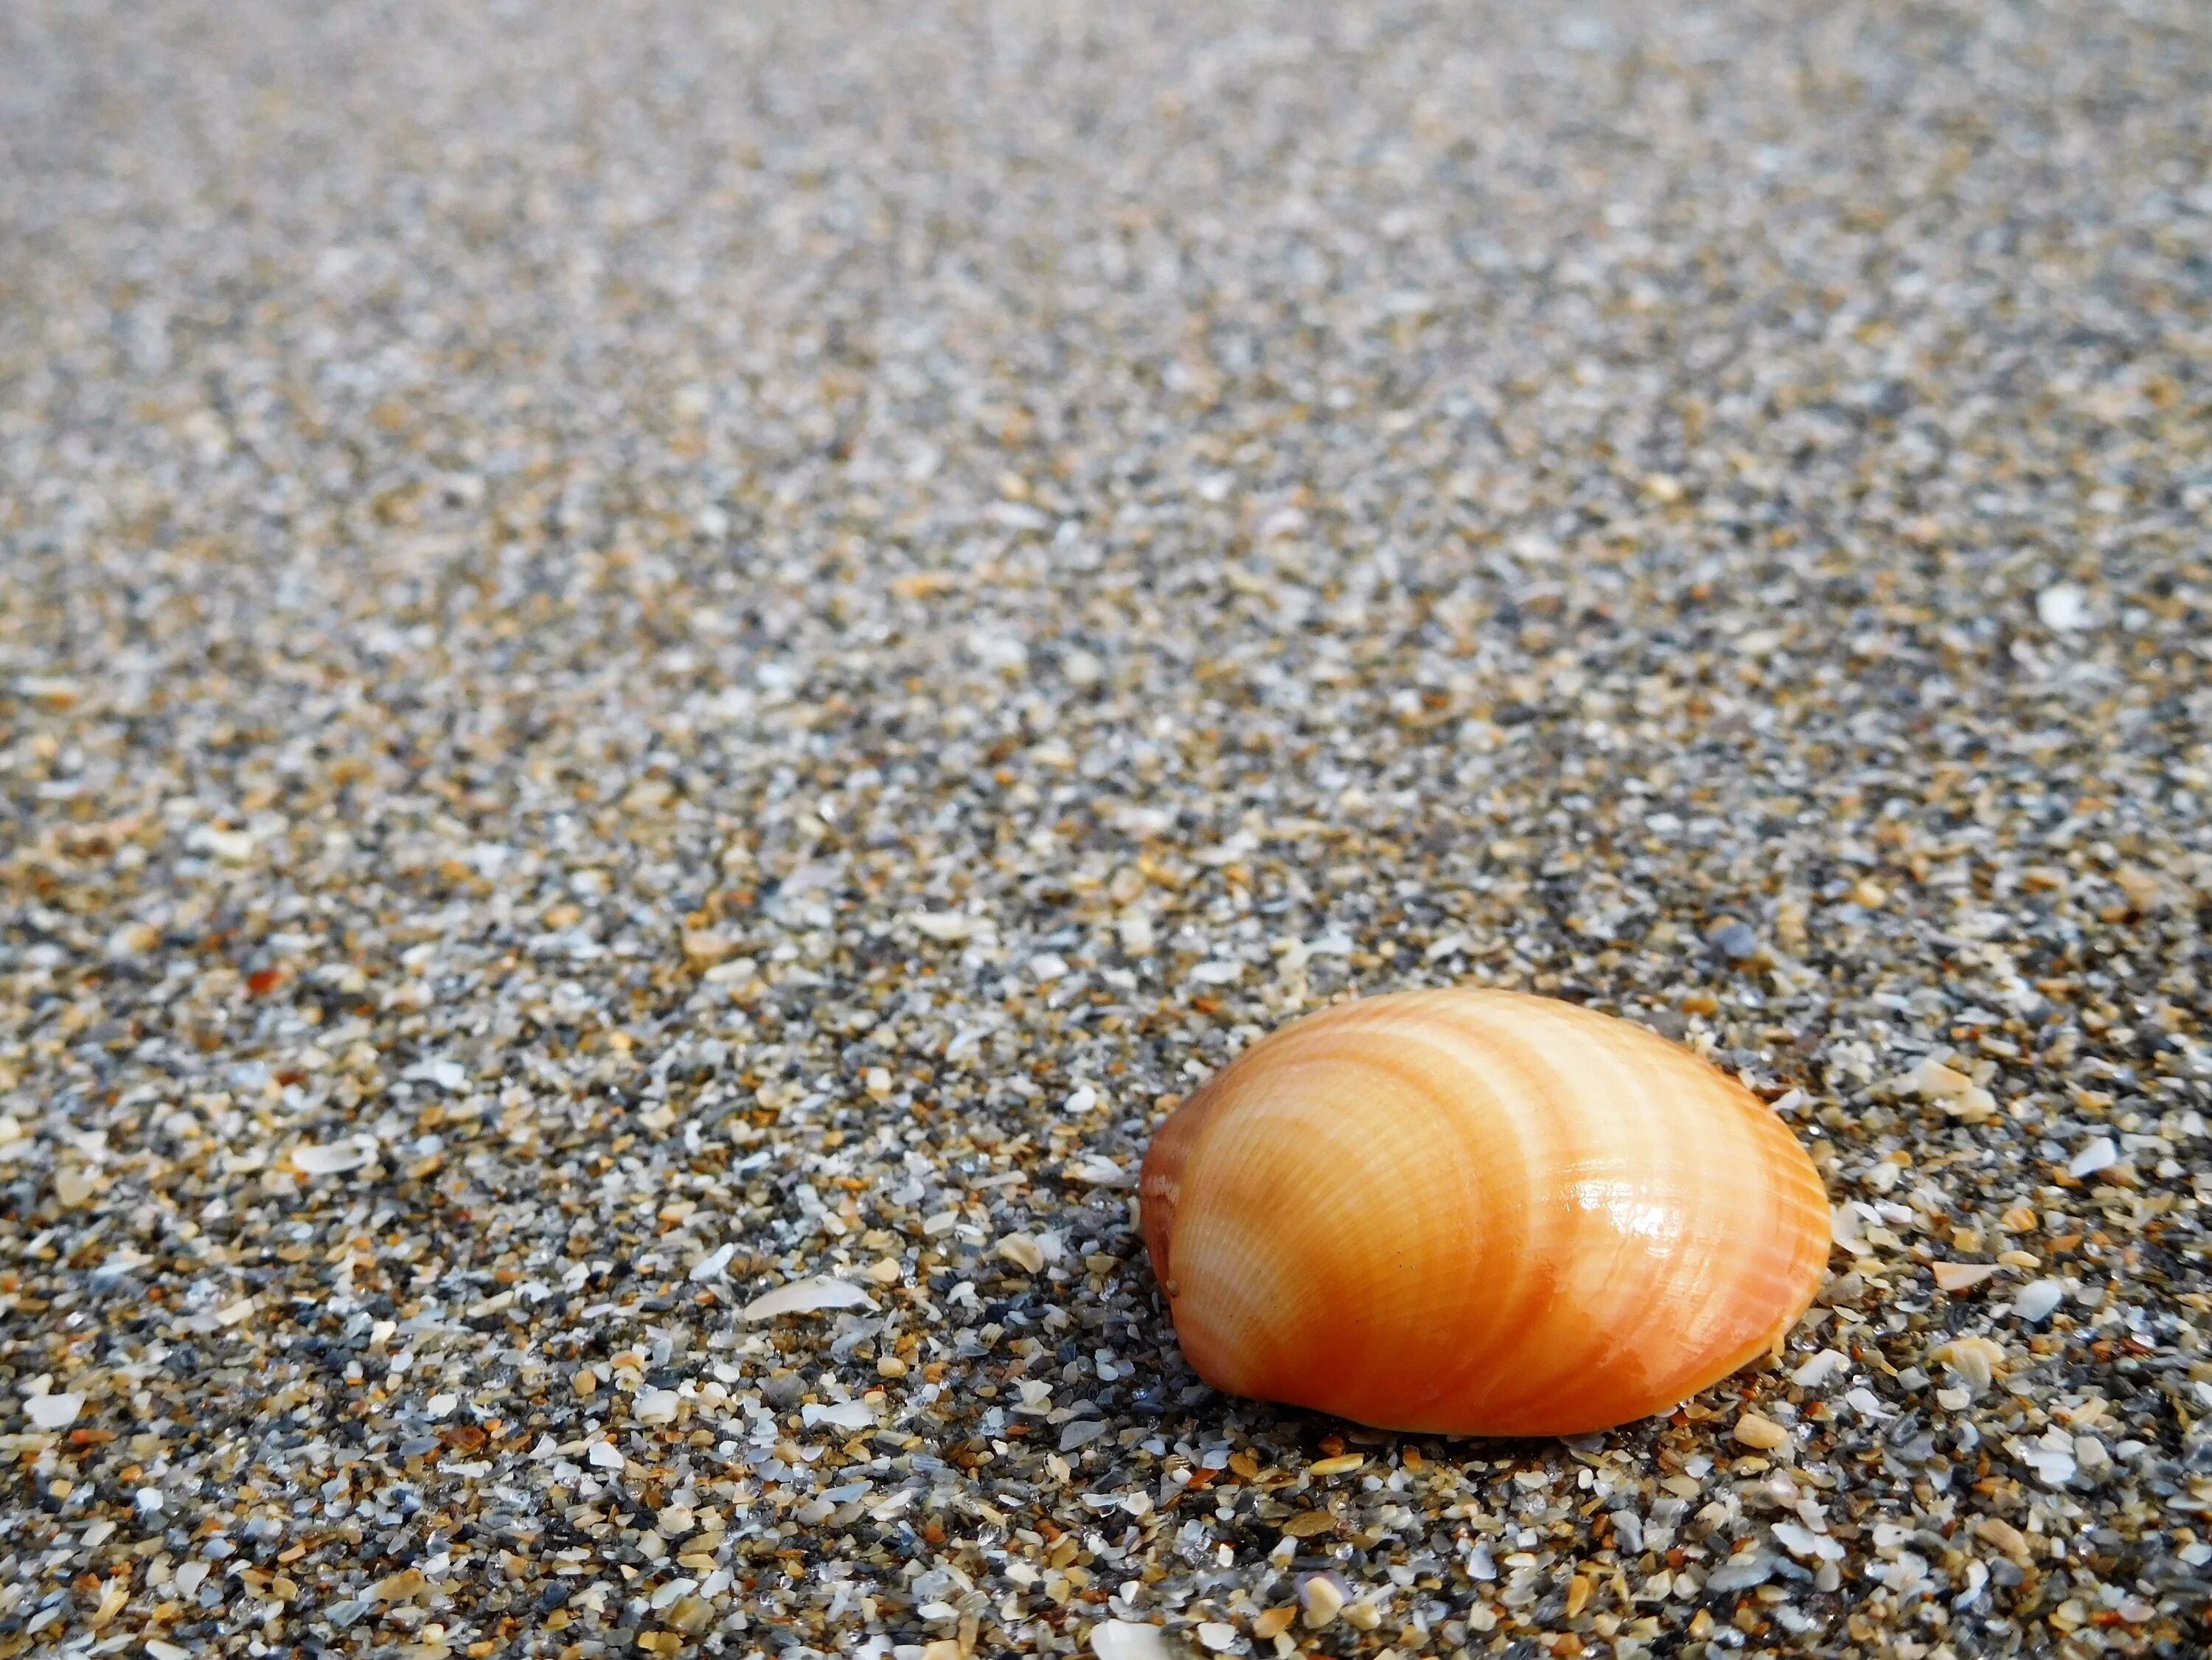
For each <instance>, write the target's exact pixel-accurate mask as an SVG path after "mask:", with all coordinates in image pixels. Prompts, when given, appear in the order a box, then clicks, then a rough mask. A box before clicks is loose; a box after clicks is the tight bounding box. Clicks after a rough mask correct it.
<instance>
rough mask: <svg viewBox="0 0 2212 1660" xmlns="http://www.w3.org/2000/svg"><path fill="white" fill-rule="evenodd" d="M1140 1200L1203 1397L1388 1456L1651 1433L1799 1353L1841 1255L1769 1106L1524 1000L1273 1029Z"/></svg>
mask: <svg viewBox="0 0 2212 1660" xmlns="http://www.w3.org/2000/svg"><path fill="white" fill-rule="evenodd" d="M1141 1191H1142V1220H1143V1225H1144V1232H1145V1243H1146V1247H1147V1248H1148V1250H1150V1252H1151V1254H1152V1266H1153V1268H1154V1271H1155V1272H1156V1273H1157V1274H1158V1276H1159V1279H1160V1281H1161V1284H1162V1286H1163V1287H1164V1289H1165V1290H1166V1292H1167V1293H1168V1301H1169V1307H1170V1310H1172V1312H1173V1315H1174V1318H1175V1323H1176V1334H1177V1336H1178V1337H1179V1339H1180V1341H1181V1342H1182V1348H1183V1352H1184V1353H1185V1354H1186V1355H1187V1356H1188V1359H1190V1361H1191V1363H1192V1365H1194V1366H1195V1367H1196V1368H1197V1369H1198V1371H1199V1373H1200V1376H1201V1377H1204V1378H1205V1379H1206V1381H1207V1382H1208V1383H1212V1385H1214V1387H1216V1388H1217V1389H1224V1390H1225V1391H1227V1392H1229V1393H1231V1394H1234V1395H1251V1396H1255V1397H1258V1398H1261V1399H1264V1400H1271V1401H1279V1402H1288V1403H1291V1404H1294V1405H1297V1406H1303V1407H1310V1408H1316V1409H1318V1410H1321V1411H1323V1412H1328V1413H1333V1414H1337V1415H1339V1416H1340V1417H1344V1418H1348V1419H1352V1420H1357V1421H1358V1422H1361V1423H1365V1424H1371V1425H1375V1426H1379V1427H1382V1428H1386V1429H1401V1430H1425V1431H1431V1432H1443V1433H1447V1434H1465V1435H1568V1434H1576V1433H1580V1432H1587V1431H1590V1430H1596V1429H1602V1428H1606V1427H1607V1426H1612V1425H1614V1424H1620V1423H1625V1422H1626V1421H1628V1420H1632V1419H1637V1418H1641V1417H1645V1416H1648V1415H1649V1414H1653V1413H1656V1412H1663V1411H1665V1410H1667V1409H1668V1408H1671V1407H1673V1406H1674V1405H1675V1404H1676V1403H1677V1402H1680V1401H1682V1400H1684V1399H1686V1398H1687V1397H1688V1396H1690V1395H1694V1394H1695V1393H1697V1391H1698V1390H1699V1389H1704V1388H1705V1387H1706V1386H1707V1385H1708V1384H1711V1383H1715V1382H1717V1381H1718V1380H1719V1379H1721V1378H1723V1377H1726V1376H1728V1374H1729V1373H1730V1372H1732V1371H1735V1370H1736V1369H1737V1368H1738V1367H1740V1366H1741V1365H1744V1364H1746V1363H1747V1361H1750V1360H1752V1359H1754V1358H1755V1357H1757V1356H1758V1355H1759V1354H1761V1353H1765V1351H1766V1350H1767V1349H1768V1348H1769V1347H1771V1346H1772V1345H1773V1344H1774V1343H1775V1342H1776V1341H1777V1340H1778V1338H1779V1337H1780V1336H1781V1335H1782V1334H1784V1332H1786V1331H1788V1330H1789V1329H1790V1326H1791V1325H1792V1324H1793V1323H1795V1322H1796V1319H1797V1317H1798V1316H1799V1315H1801V1314H1802V1313H1803V1312H1804V1310H1805V1308H1806V1307H1807V1305H1808V1304H1809V1303H1810V1302H1811V1300H1812V1297H1813V1293H1814V1291H1815V1289H1816V1288H1817V1287H1818V1286H1819V1285H1820V1280H1821V1276H1822V1274H1823V1272H1824V1270H1825V1268H1826V1262H1827V1256H1828V1242H1829V1213H1828V1206H1827V1201H1826V1195H1825V1194H1824V1193H1823V1191H1822V1189H1821V1185H1820V1176H1819V1173H1818V1172H1817V1171H1815V1170H1814V1167H1813V1162H1812V1160H1811V1159H1810V1158H1808V1157H1807V1155H1806V1153H1805V1151H1804V1149H1803V1148H1802V1146H1799V1145H1798V1143H1797V1141H1796V1138H1795V1137H1794V1136H1793V1135H1792V1134H1790V1130H1789V1128H1787V1127H1786V1126H1785V1125H1784V1123H1783V1122H1781V1121H1780V1120H1779V1119H1778V1118H1777V1117H1776V1116H1774V1114H1773V1113H1772V1112H1771V1111H1770V1110H1768V1109H1767V1107H1766V1106H1765V1104H1763V1103H1761V1102H1760V1101H1759V1099H1758V1098H1756V1097H1755V1096H1753V1094H1752V1093H1751V1092H1750V1091H1747V1090H1746V1089H1745V1088H1744V1087H1743V1086H1742V1085H1740V1084H1738V1083H1737V1082H1735V1079H1731V1078H1729V1077H1728V1076H1727V1075H1726V1074H1724V1073H1722V1072H1720V1071H1719V1070H1718V1069H1717V1068H1716V1067H1712V1066H1711V1065H1709V1064H1708V1063H1707V1062H1705V1061H1703V1060H1701V1059H1699V1057H1698V1056H1696V1055H1692V1054H1691V1053H1690V1052H1689V1051H1688V1050H1686V1049H1683V1048H1681V1047H1680V1046H1679V1045H1678V1044H1675V1043H1669V1042H1668V1040H1667V1039H1665V1038H1663V1037H1660V1036H1658V1035H1657V1034H1656V1033H1655V1032H1652V1031H1648V1030H1646V1029H1645V1028H1644V1027H1642V1026H1638V1025H1632V1024H1631V1023H1629V1022H1627V1021H1625V1020H1619V1019H1615V1018H1613V1017H1611V1016H1609V1015H1604V1014H1599V1013H1595V1012H1592V1011H1590V1010H1588V1009H1584V1008H1582V1007H1580V1006H1577V1005H1575V1004H1571V1003H1564V1002H1559V1001H1556V1000H1552V999H1548V998H1541V997H1533V996H1528V995H1524V994H1520V993H1516V992H1504V991H1486V990H1475V989H1457V988H1455V989H1449V990H1440V991H1423V992H1407V993H1401V994H1396V995H1392V996H1385V997H1372V998H1367V999H1364V1000H1359V1001H1356V1002H1351V1003H1344V1004H1340V1005H1338V1006H1334V1007H1333V1008H1328V1009H1324V1010H1322V1011H1321V1012H1319V1013H1316V1014H1313V1015H1310V1016H1308V1017H1307V1018H1304V1019H1302V1020H1299V1021H1297V1022H1296V1023H1294V1024H1293V1025H1290V1026H1287V1027H1285V1029H1284V1030H1282V1031H1279V1032H1277V1033H1275V1034H1274V1035H1273V1036H1272V1037H1267V1038H1266V1039H1264V1040H1263V1041H1261V1043H1256V1044H1255V1045H1254V1046H1253V1047H1252V1048H1251V1049H1248V1050H1247V1051H1245V1053H1244V1054H1243V1055H1240V1056H1239V1057H1238V1058H1237V1060H1236V1061H1234V1062H1232V1063H1231V1065H1230V1066H1229V1067H1226V1068H1225V1069H1224V1070H1223V1071H1222V1072H1221V1073H1219V1074H1218V1075H1217V1076H1216V1077H1215V1078H1214V1079H1212V1080H1211V1081H1209V1082H1208V1083H1207V1084H1206V1086H1205V1087H1204V1088H1202V1089H1200V1091H1198V1092H1197V1093H1195V1094H1194V1095H1193V1096H1192V1097H1191V1098H1190V1099H1189V1100H1188V1101H1187V1102H1185V1103H1184V1104H1182V1106H1181V1107H1180V1108H1178V1109H1177V1110H1176V1111H1175V1112H1174V1113H1173V1114H1172V1115H1171V1116H1170V1117H1169V1119H1168V1121H1167V1122H1166V1123H1164V1125H1163V1126H1162V1127H1161V1128H1160V1131H1159V1134H1158V1136H1156V1137H1155V1138H1154V1140H1153V1142H1152V1148H1151V1150H1150V1152H1148V1153H1147V1154H1146V1159H1145V1167H1144V1177H1143V1186H1142V1189H1141Z"/></svg>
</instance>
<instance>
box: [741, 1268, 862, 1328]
mask: <svg viewBox="0 0 2212 1660" xmlns="http://www.w3.org/2000/svg"><path fill="white" fill-rule="evenodd" d="M875 1306H876V1304H875V1302H874V1299H872V1298H870V1297H869V1295H868V1293H867V1292H864V1291H862V1290H861V1289H860V1287H859V1286H856V1285H854V1283H853V1282H852V1281H851V1280H839V1279H836V1278H835V1277H833V1276H831V1275H829V1274H814V1275H811V1276H810V1277H808V1278H807V1279H805V1280H793V1281H792V1282H791V1283H790V1284H789V1285H786V1286H777V1287H776V1288H775V1290H774V1291H771V1292H764V1293H763V1294H762V1295H761V1296H758V1297H756V1298H753V1300H752V1301H751V1302H750V1303H748V1304H745V1305H744V1307H743V1308H742V1309H740V1310H738V1316H739V1317H740V1318H742V1319H746V1320H772V1319H774V1318H775V1316H777V1315H779V1314H818V1313H820V1312H821V1311H822V1310H824V1309H873V1308H874V1307H875Z"/></svg>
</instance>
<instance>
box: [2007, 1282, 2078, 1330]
mask: <svg viewBox="0 0 2212 1660" xmlns="http://www.w3.org/2000/svg"><path fill="white" fill-rule="evenodd" d="M2065 1297H2066V1287H2065V1286H2062V1285H2060V1284H2059V1283H2058V1281H2057V1280H2036V1281H2034V1282H2033V1284H2030V1285H2026V1286H2021V1289H2020V1295H2019V1296H2017V1297H2015V1298H2013V1299H2012V1311H2013V1312H2014V1313H2015V1314H2016V1315H2018V1316H2020V1317H2021V1319H2023V1320H2025V1321H2027V1323H2029V1324H2031V1325H2033V1324H2034V1323H2036V1322H2037V1321H2039V1320H2048V1319H2049V1318H2050V1317H2051V1313H2052V1311H2053V1310H2056V1309H2057V1306H2058V1305H2059V1304H2060V1303H2061V1302H2063V1301H2064V1300H2065Z"/></svg>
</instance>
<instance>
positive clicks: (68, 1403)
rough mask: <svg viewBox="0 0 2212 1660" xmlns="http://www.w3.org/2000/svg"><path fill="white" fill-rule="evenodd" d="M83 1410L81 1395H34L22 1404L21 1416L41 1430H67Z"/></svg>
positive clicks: (82, 1397)
mask: <svg viewBox="0 0 2212 1660" xmlns="http://www.w3.org/2000/svg"><path fill="white" fill-rule="evenodd" d="M83 1410H84V1396H82V1395H33V1396H31V1397H30V1399H28V1400H27V1401H26V1402H23V1415H24V1416H25V1417H26V1418H27V1419H29V1420H31V1422H32V1423H33V1425H34V1426H37V1427H38V1428H40V1429H42V1430H62V1429H67V1428H68V1427H69V1426H70V1425H71V1424H74V1423H75V1422H76V1415H77V1414H79V1413H81V1412H82V1411H83Z"/></svg>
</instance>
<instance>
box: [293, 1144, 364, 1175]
mask: <svg viewBox="0 0 2212 1660" xmlns="http://www.w3.org/2000/svg"><path fill="white" fill-rule="evenodd" d="M373 1156H374V1150H373V1147H372V1146H371V1145H370V1144H368V1143H365V1142H362V1141H357V1140H356V1141H336V1142H333V1143H331V1145H330V1146H298V1147H295V1148H293V1149H292V1168H293V1169H294V1170H295V1171H299V1172H300V1174H301V1175H302V1176H343V1174H344V1173H345V1172H346V1171H355V1170H359V1169H360V1168H361V1167H362V1165H363V1164H367V1163H368V1161H369V1159H370V1158H372V1157H373Z"/></svg>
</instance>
